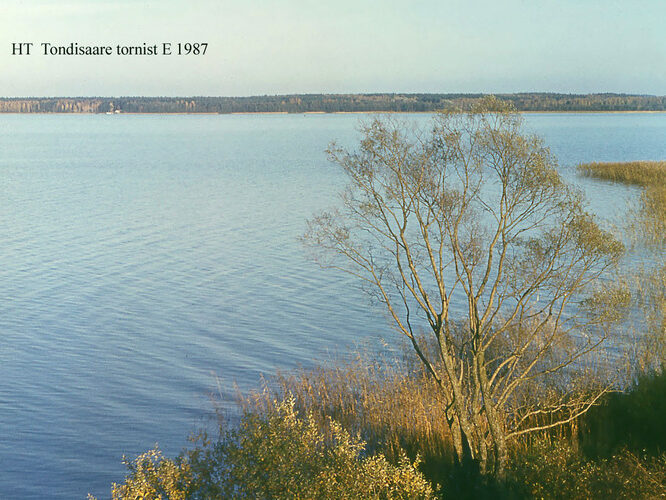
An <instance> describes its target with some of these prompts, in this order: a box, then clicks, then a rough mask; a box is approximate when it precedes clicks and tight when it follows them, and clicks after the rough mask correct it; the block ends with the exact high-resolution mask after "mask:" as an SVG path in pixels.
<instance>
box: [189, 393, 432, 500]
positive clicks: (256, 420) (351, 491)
mask: <svg viewBox="0 0 666 500" xmlns="http://www.w3.org/2000/svg"><path fill="white" fill-rule="evenodd" d="M364 449H365V443H364V442H363V441H361V440H360V439H359V438H357V437H354V436H352V435H350V434H349V433H348V432H346V431H345V430H344V429H343V428H342V426H341V425H339V424H338V423H336V422H335V421H333V420H331V419H329V421H328V425H327V427H326V428H325V429H322V428H321V426H320V425H318V424H317V422H316V421H315V418H314V417H313V415H312V414H311V413H310V414H308V415H307V416H305V417H301V416H299V415H298V413H297V411H296V409H295V402H294V399H293V398H287V399H285V400H283V401H279V402H276V403H275V405H274V406H273V408H272V409H271V410H269V411H267V412H265V413H257V412H254V413H246V414H245V415H244V417H243V418H242V420H241V423H240V426H239V427H238V429H236V430H233V431H230V432H228V433H227V435H226V437H225V439H223V440H221V441H220V442H219V443H217V444H216V445H215V446H214V449H213V450H212V451H211V452H210V453H208V455H207V460H210V459H212V461H211V463H210V465H211V466H212V467H214V468H215V470H216V471H217V474H213V477H216V478H217V480H219V484H220V485H221V489H220V491H219V494H220V495H221V497H222V498H273V499H281V498H284V499H291V498H300V499H315V498H340V499H356V498H359V499H360V498H377V499H380V498H382V499H383V498H386V499H389V498H391V499H392V498H405V499H408V498H409V499H412V498H413V499H416V498H433V497H434V493H433V490H432V488H431V487H430V485H429V483H428V482H427V481H426V479H425V478H424V477H423V476H422V475H421V474H420V473H419V472H418V470H417V469H416V465H417V464H413V463H411V462H410V461H409V460H408V459H407V458H406V456H404V455H403V456H402V458H401V460H400V462H399V464H398V465H397V466H394V465H392V464H390V463H389V462H388V461H387V460H386V458H385V457H384V456H383V455H381V454H376V455H374V456H365V455H364ZM198 487H199V488H200V491H207V492H210V491H212V489H211V488H210V485H209V484H205V483H201V484H199V485H198Z"/></svg>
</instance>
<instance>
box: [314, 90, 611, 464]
mask: <svg viewBox="0 0 666 500" xmlns="http://www.w3.org/2000/svg"><path fill="white" fill-rule="evenodd" d="M362 133H363V138H362V140H361V143H360V146H359V148H358V149H357V150H355V151H349V150H346V149H343V148H339V147H337V146H335V145H332V146H331V147H330V149H329V154H330V157H331V159H332V160H333V162H334V163H336V164H338V165H339V166H341V167H342V168H343V169H344V171H345V173H346V174H347V176H348V178H349V184H348V187H347V189H346V190H345V191H344V193H343V194H342V206H341V208H339V209H338V210H336V211H332V212H325V213H322V214H320V215H317V216H315V217H314V218H313V219H312V220H310V221H308V230H307V232H306V234H305V235H304V237H303V240H304V242H305V244H306V245H307V246H308V247H309V248H311V249H312V250H313V253H314V255H315V257H316V258H317V259H318V260H319V262H320V263H322V265H325V266H331V267H336V268H339V269H342V270H344V271H346V272H348V273H351V274H353V275H355V276H357V277H358V278H359V279H360V280H362V282H363V283H365V285H366V287H365V288H366V289H367V290H368V291H370V292H371V293H372V294H373V295H374V297H376V298H377V299H378V301H379V302H381V303H382V304H383V305H384V306H385V307H386V310H387V311H388V314H389V316H390V318H391V320H392V323H393V324H394V325H395V327H396V328H397V330H398V331H399V332H400V333H402V334H404V335H405V336H406V337H407V338H408V339H409V341H410V342H411V345H412V346H413V348H414V351H415V353H416V354H417V355H418V357H419V359H420V360H421V362H422V363H423V366H424V368H425V369H426V370H427V371H428V372H429V373H430V375H431V376H432V377H433V379H434V380H435V381H436V382H437V384H438V386H439V387H440V388H441V392H442V395H443V397H444V398H446V401H447V406H448V409H447V411H446V414H445V415H442V418H445V419H446V421H447V423H448V425H449V427H450V429H451V433H452V436H453V443H454V447H455V450H456V453H457V455H458V457H459V458H460V459H461V460H465V459H470V458H471V459H474V460H477V461H478V463H479V464H480V467H481V470H482V471H484V472H485V471H487V472H493V473H494V474H496V475H498V476H502V475H503V474H504V469H505V465H506V461H507V455H508V448H507V446H508V443H509V440H511V439H513V438H516V437H517V436H520V435H522V434H526V433H529V432H534V431H536V430H540V429H546V428H550V427H555V426H558V425H561V424H563V423H566V422H570V421H572V420H574V419H575V418H577V417H578V416H579V415H581V414H582V413H584V412H585V411H586V410H587V409H588V408H589V407H590V406H591V405H592V404H594V402H595V401H596V400H597V399H598V398H599V397H600V396H601V394H602V393H603V391H604V388H603V387H599V388H596V389H594V388H593V389H590V388H589V387H588V388H586V390H582V389H581V388H580V387H579V386H578V385H577V384H572V381H573V372H574V371H575V370H574V369H575V368H576V367H577V366H579V362H580V360H581V359H582V358H583V357H584V356H585V355H586V354H588V353H589V352H590V351H591V350H593V349H594V348H595V347H597V346H598V345H599V344H600V343H601V342H602V341H603V339H604V338H605V336H606V329H605V328H604V321H605V318H606V317H607V316H606V315H604V314H601V313H600V314H596V313H597V312H599V311H596V308H595V307H592V308H589V307H588V308H585V307H583V302H582V301H583V299H584V297H586V296H587V295H588V294H590V293H592V292H593V289H594V286H595V284H596V283H598V280H599V278H600V277H601V276H602V273H604V271H605V270H606V269H607V268H609V266H612V265H613V263H614V262H615V261H616V260H617V258H618V257H619V256H620V254H621V253H622V251H623V247H622V245H621V244H620V243H618V242H617V241H616V240H615V239H614V238H613V237H612V236H611V235H610V234H608V233H607V232H605V231H603V230H602V229H601V228H600V227H599V226H598V225H597V223H596V222H595V220H594V218H593V217H592V216H591V215H590V214H588V213H587V212H586V211H585V207H584V201H583V197H582V195H581V194H580V193H579V192H578V191H577V190H576V189H574V188H572V187H571V186H568V185H567V184H566V183H564V182H563V180H562V179H561V178H560V176H559V174H558V172H557V170H556V162H555V159H554V158H553V156H552V155H551V153H550V152H549V150H548V149H547V148H546V147H545V146H544V145H543V143H542V141H541V140H540V139H539V138H537V137H534V136H530V135H526V134H524V133H523V130H522V117H521V116H520V115H519V114H518V113H516V112H515V110H514V109H513V108H510V107H509V106H508V105H506V104H503V103H501V102H500V101H498V100H497V99H495V98H486V99H484V100H483V101H482V102H481V104H479V105H478V106H476V107H475V108H474V109H473V110H472V111H471V112H461V111H459V112H446V113H440V114H438V115H436V116H435V117H434V119H433V123H432V128H431V129H430V130H427V131H424V130H416V129H413V130H409V129H408V128H407V127H404V126H400V125H399V124H397V123H395V122H394V121H393V120H391V119H375V120H373V121H372V122H371V123H369V124H367V125H366V126H364V127H363V129H362ZM563 372H566V373H569V372H571V375H570V376H569V375H568V376H567V377H566V378H564V379H562V378H560V380H565V382H562V383H560V384H559V386H558V385H557V384H554V383H551V384H546V382H547V381H548V380H552V379H553V377H556V376H557V375H558V374H561V373H563ZM535 391H542V392H541V393H539V394H535Z"/></svg>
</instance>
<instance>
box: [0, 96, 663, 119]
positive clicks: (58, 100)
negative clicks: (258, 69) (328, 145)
mask: <svg viewBox="0 0 666 500" xmlns="http://www.w3.org/2000/svg"><path fill="white" fill-rule="evenodd" d="M485 96H486V95H485V94H389V93H385V94H292V95H274V96H268V95H264V96H252V97H203V96H196V97H0V113H84V114H91V113H117V112H121V113H128V114H145V113H150V114H152V113H156V114H171V113H173V114H255V113H275V114H277V113H306V114H310V113H313V114H314V113H372V112H375V113H431V112H434V111H439V110H450V109H463V110H467V109H471V108H472V107H473V106H474V105H476V104H478V102H480V101H481V100H482V99H483V98H484V97H485ZM496 97H497V98H498V99H499V100H500V101H504V102H507V103H510V104H511V105H512V106H514V107H515V109H516V110H517V111H519V112H535V113H536V112H560V113H562V112H576V113H581V112H589V113H598V112H613V113H619V112H664V111H666V96H651V95H633V94H609V93H602V94H556V93H516V94H499V95H496Z"/></svg>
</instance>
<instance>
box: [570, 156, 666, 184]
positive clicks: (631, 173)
mask: <svg viewBox="0 0 666 500" xmlns="http://www.w3.org/2000/svg"><path fill="white" fill-rule="evenodd" d="M578 171H579V172H581V173H582V174H583V175H585V176H586V177H593V178H595V179H602V180H607V181H611V182H621V183H623V184H633V185H637V186H655V185H659V184H666V161H627V162H606V163H597V162H592V163H583V164H581V165H578Z"/></svg>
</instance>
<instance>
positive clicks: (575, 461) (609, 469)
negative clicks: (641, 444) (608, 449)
mask: <svg viewBox="0 0 666 500" xmlns="http://www.w3.org/2000/svg"><path fill="white" fill-rule="evenodd" d="M510 476H511V479H512V483H513V485H516V489H517V490H518V491H516V496H518V497H522V498H540V499H550V498H553V499H556V498H566V499H581V500H583V499H585V500H588V499H603V500H605V499H609V498H631V499H651V498H661V497H664V496H666V455H663V456H661V457H656V458H655V457H648V456H642V457H640V456H637V455H635V454H633V453H631V452H629V451H627V450H620V451H618V452H617V453H616V454H615V455H612V456H610V457H609V458H604V459H599V460H586V459H584V458H583V457H582V455H580V454H579V453H578V452H577V451H576V450H575V448H574V447H573V446H571V443H570V442H567V441H564V440H562V441H554V442H550V441H549V440H540V441H539V440H537V441H535V442H533V443H532V445H531V446H530V447H529V448H528V449H527V450H523V451H522V452H521V453H520V454H518V455H516V456H515V457H514V458H513V460H512V463H511V468H510Z"/></svg>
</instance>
